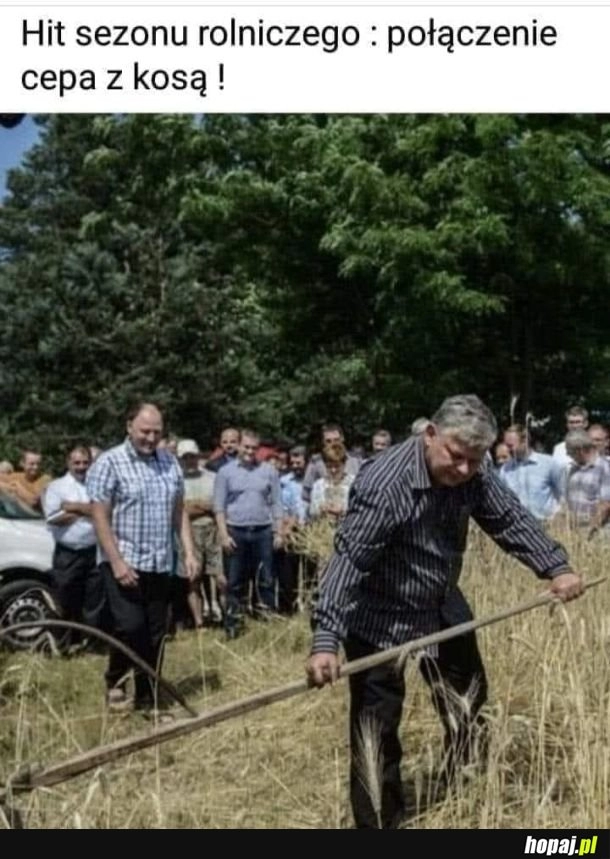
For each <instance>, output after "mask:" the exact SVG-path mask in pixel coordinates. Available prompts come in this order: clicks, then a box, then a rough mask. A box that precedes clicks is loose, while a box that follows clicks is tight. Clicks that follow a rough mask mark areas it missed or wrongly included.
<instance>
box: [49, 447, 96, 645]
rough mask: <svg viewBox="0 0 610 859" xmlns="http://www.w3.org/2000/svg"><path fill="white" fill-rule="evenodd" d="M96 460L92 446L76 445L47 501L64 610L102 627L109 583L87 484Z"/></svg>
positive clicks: (57, 588) (74, 636)
mask: <svg viewBox="0 0 610 859" xmlns="http://www.w3.org/2000/svg"><path fill="white" fill-rule="evenodd" d="M90 463H91V458H90V453H89V450H88V448H86V447H84V446H80V445H79V446H77V447H75V448H73V449H72V450H71V451H70V453H69V454H68V458H67V466H68V470H67V471H66V473H65V474H64V476H63V477H60V478H58V479H57V480H52V481H51V483H49V485H48V487H47V489H46V491H45V493H44V495H43V498H42V506H43V510H44V515H45V517H46V521H47V527H48V529H49V531H50V532H51V534H52V536H53V539H54V540H55V551H54V553H53V582H54V585H55V592H56V597H57V601H58V604H59V607H60V609H61V613H62V616H63V617H64V618H65V619H66V620H74V621H78V622H81V623H85V624H87V625H88V626H93V627H97V628H101V627H102V626H103V615H104V605H105V597H104V585H103V580H102V577H101V575H100V571H99V569H98V567H97V563H96V537H95V530H94V528H93V523H92V521H91V504H90V501H89V495H88V494H87V488H86V486H85V477H86V475H87V470H88V468H89V465H90ZM66 640H67V641H68V642H69V643H72V644H76V643H77V642H79V641H80V640H81V636H79V635H78V634H76V633H71V634H70V635H67V636H66Z"/></svg>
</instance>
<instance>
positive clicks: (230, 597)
mask: <svg viewBox="0 0 610 859" xmlns="http://www.w3.org/2000/svg"><path fill="white" fill-rule="evenodd" d="M228 531H229V534H230V535H231V537H232V538H233V540H234V541H235V547H236V548H235V549H234V550H233V552H231V553H230V554H228V555H227V558H228V564H227V611H226V615H225V625H226V627H227V629H232V628H235V627H236V626H239V625H240V623H241V615H242V604H243V596H244V590H245V588H246V586H247V583H248V574H249V571H251V570H254V571H255V587H254V590H255V593H254V595H253V602H254V607H255V610H258V611H262V612H264V611H274V610H275V581H274V578H273V532H272V530H271V525H265V526H262V527H258V526H256V527H248V528H242V527H239V528H237V527H234V526H232V525H229V528H228Z"/></svg>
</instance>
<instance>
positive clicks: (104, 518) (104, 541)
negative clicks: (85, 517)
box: [91, 502, 123, 566]
mask: <svg viewBox="0 0 610 859" xmlns="http://www.w3.org/2000/svg"><path fill="white" fill-rule="evenodd" d="M91 507H92V513H91V518H92V520H93V527H94V528H95V534H96V537H97V541H98V543H99V544H100V546H101V547H102V551H103V552H104V554H105V555H106V557H107V558H108V561H109V563H110V565H111V566H113V565H114V564H117V563H120V562H121V561H122V560H123V558H122V557H121V553H120V552H119V547H118V545H117V541H116V538H115V536H114V534H113V533H112V527H111V524H110V509H109V508H107V507H106V505H105V504H103V503H102V502H94V503H93V504H92V505H91Z"/></svg>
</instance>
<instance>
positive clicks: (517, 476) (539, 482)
mask: <svg viewBox="0 0 610 859" xmlns="http://www.w3.org/2000/svg"><path fill="white" fill-rule="evenodd" d="M565 418H566V436H565V439H564V440H563V441H561V442H558V443H557V444H556V445H555V446H554V447H553V449H552V452H550V453H545V452H544V451H542V450H539V449H536V446H535V445H533V444H532V443H531V441H530V438H529V433H528V432H527V429H526V428H525V427H523V426H521V425H519V424H513V425H512V426H509V427H507V428H506V429H505V430H504V432H503V434H502V438H501V440H500V441H499V442H498V443H497V444H496V446H495V448H494V457H495V462H496V465H497V467H498V469H499V471H498V473H499V476H500V478H501V479H502V480H503V481H504V482H505V483H506V485H507V486H508V487H509V488H510V489H512V491H513V492H514V493H515V494H516V495H517V497H518V498H519V500H520V501H521V503H522V504H523V506H524V507H525V508H526V509H527V510H529V512H530V513H532V515H533V516H534V517H535V518H536V519H537V520H538V521H540V522H543V523H546V524H548V523H550V522H559V521H561V522H562V523H563V524H565V525H568V526H571V527H573V528H575V529H577V530H579V531H580V532H582V533H584V534H585V535H586V536H587V537H593V536H594V535H598V536H601V537H603V538H605V537H607V536H608V535H610V529H609V528H608V525H609V521H608V519H609V516H610V451H609V433H608V429H607V428H606V427H605V426H604V425H603V424H601V423H593V424H590V425H589V415H588V412H587V410H586V409H584V408H582V407H581V406H574V407H573V408H570V409H568V411H567V412H566V415H565Z"/></svg>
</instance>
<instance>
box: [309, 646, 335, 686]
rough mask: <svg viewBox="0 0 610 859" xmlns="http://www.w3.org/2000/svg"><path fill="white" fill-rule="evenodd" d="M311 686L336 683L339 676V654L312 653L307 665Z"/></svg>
mask: <svg viewBox="0 0 610 859" xmlns="http://www.w3.org/2000/svg"><path fill="white" fill-rule="evenodd" d="M305 673H306V674H307V680H308V682H309V685H310V686H324V685H326V683H335V682H336V681H337V679H338V677H339V656H338V655H337V654H336V653H312V655H311V656H310V657H309V659H308V660H307V663H306V665H305Z"/></svg>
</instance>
